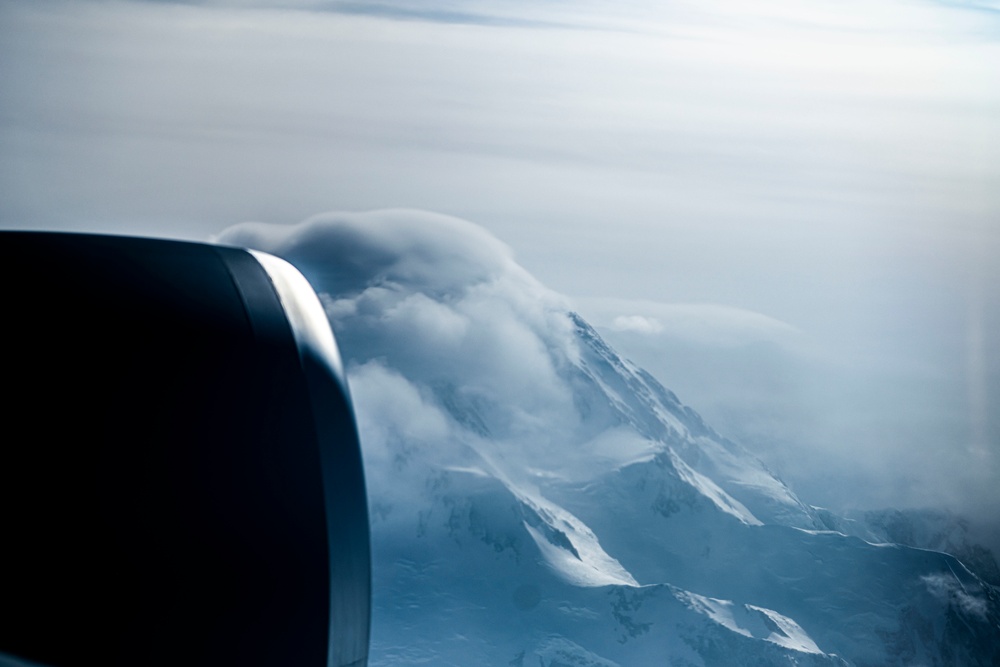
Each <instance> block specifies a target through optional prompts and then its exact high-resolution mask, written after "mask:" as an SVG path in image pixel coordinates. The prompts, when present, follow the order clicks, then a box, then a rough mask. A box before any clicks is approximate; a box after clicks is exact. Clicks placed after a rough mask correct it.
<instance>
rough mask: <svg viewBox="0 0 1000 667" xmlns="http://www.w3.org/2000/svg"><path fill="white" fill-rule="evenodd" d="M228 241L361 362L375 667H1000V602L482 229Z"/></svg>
mask: <svg viewBox="0 0 1000 667" xmlns="http://www.w3.org/2000/svg"><path fill="white" fill-rule="evenodd" d="M220 240H222V241H223V242H227V243H233V244H238V245H245V246H249V247H253V248H257V249H261V250H265V251H268V252H272V253H274V254H277V255H279V256H282V257H285V258H286V259H288V260H289V261H291V262H292V263H293V264H295V265H297V266H298V267H299V268H300V270H302V271H303V273H304V274H305V275H306V277H307V278H309V279H310V281H311V282H312V283H313V285H314V287H315V288H316V289H317V291H318V292H320V294H321V298H322V299H323V301H324V304H325V306H326V309H327V314H328V316H329V318H330V320H331V323H332V325H333V328H334V331H335V332H336V334H337V336H338V340H339V343H340V346H341V350H342V353H343V356H344V358H345V360H346V362H347V367H348V377H349V382H350V385H351V389H352V392H353V395H354V402H355V407H356V410H357V412H358V417H359V426H360V430H361V439H362V446H363V449H364V455H365V459H366V470H367V474H368V483H369V495H370V499H371V508H372V529H373V550H374V556H373V557H374V559H375V562H374V573H375V574H374V577H375V580H374V595H375V612H374V618H373V622H374V625H373V645H372V651H373V653H372V664H373V665H378V666H390V665H414V664H430V665H460V666H462V667H467V666H470V665H514V666H527V665H530V666H532V667H533V666H534V665H541V666H542V667H566V666H573V667H583V666H593V667H597V666H601V667H604V666H610V665H625V666H632V665H639V666H642V665H688V666H693V665H776V664H790V665H845V664H846V665H858V666H862V665H917V664H919V665H959V664H960V665H992V664H998V663H1000V595H998V590H997V589H996V588H994V587H992V586H990V585H989V584H987V583H985V582H983V581H982V580H981V579H980V578H979V577H977V576H976V575H975V574H973V573H972V572H970V571H969V569H967V568H966V567H965V566H964V565H963V563H962V562H960V561H959V560H958V559H956V558H955V557H954V556H951V555H948V554H946V553H942V552H940V551H933V550H929V549H922V548H915V547H913V546H907V545H904V544H899V543H895V542H892V541H890V540H889V539H887V538H891V535H890V534H889V532H887V531H885V530H883V531H882V532H881V533H879V532H878V531H877V530H876V528H874V527H873V526H875V525H876V524H877V522H869V523H867V524H864V526H865V527H864V530H863V531H862V530H861V529H857V530H845V529H844V527H845V526H855V527H857V526H859V525H861V524H860V523H859V522H857V521H854V522H852V521H851V520H850V519H846V518H843V517H836V516H835V515H832V514H831V513H830V512H827V511H823V510H817V509H815V508H813V507H811V506H809V505H808V504H806V503H804V502H803V501H802V500H800V499H799V498H798V497H797V496H796V495H795V494H794V493H793V492H792V491H791V490H790V489H789V488H788V487H787V486H786V485H785V484H784V483H783V482H782V481H781V480H780V479H778V478H777V477H776V476H775V475H774V474H772V473H771V472H770V471H769V470H768V469H767V468H766V466H764V465H763V464H762V463H761V462H760V461H759V460H758V459H757V458H755V457H754V456H752V455H751V454H750V453H749V452H747V451H746V450H745V449H743V448H742V447H741V446H739V445H738V444H736V443H734V442H731V441H729V440H727V439H725V438H723V437H722V436H720V435H719V434H718V433H716V432H715V431H713V430H712V428H711V427H710V426H709V425H707V424H705V423H704V421H703V420H702V419H701V417H699V416H698V414H697V413H696V412H694V411H693V410H692V409H691V408H689V407H687V406H685V405H683V404H682V403H681V402H680V401H679V400H678V398H677V397H676V396H675V395H674V394H673V393H671V392H670V391H668V390H667V389H665V388H664V387H663V386H662V385H661V384H660V383H659V382H658V381H657V380H656V379H654V378H653V377H652V376H650V375H649V374H648V373H646V372H645V371H643V370H642V369H639V368H637V367H636V366H634V365H633V364H631V363H630V362H628V361H627V360H625V359H623V358H621V357H620V356H619V355H618V354H616V353H615V351H614V350H612V349H611V348H610V347H609V346H608V345H607V344H605V342H604V341H603V340H602V339H601V338H600V336H599V335H598V334H597V333H596V332H595V331H594V329H593V328H591V327H590V326H589V325H588V324H587V323H586V322H585V321H584V320H583V319H582V318H581V317H579V316H578V315H576V314H574V313H573V312H572V310H571V308H570V307H569V305H568V304H567V303H566V302H565V300H563V299H562V298H561V297H559V296H558V295H556V294H554V293H552V292H550V291H549V290H546V289H545V288H544V287H542V286H541V285H539V284H538V282H537V281H535V280H534V279H533V278H532V277H531V276H530V275H528V274H527V272H525V271H524V269H522V268H521V267H520V266H518V265H517V264H516V263H515V262H514V261H513V259H512V257H511V255H510V252H509V250H508V249H507V248H506V247H505V246H503V245H502V244H501V243H500V242H498V241H497V240H496V239H495V238H493V237H491V236H490V235H489V234H487V233H486V232H485V231H483V230H482V229H480V228H478V227H475V226H474V225H472V224H470V223H466V222H463V221H460V220H456V219H454V218H447V217H445V216H438V215H433V214H428V213H420V212H414V211H382V212H375V213H366V214H328V215H324V216H319V217H317V218H313V219H311V220H308V221H306V222H304V223H302V224H300V225H297V226H290V227H278V226H267V225H259V224H244V225H238V226H236V227H233V228H230V229H229V230H227V231H226V232H224V233H223V234H222V235H221V237H220ZM862 538H864V539H862Z"/></svg>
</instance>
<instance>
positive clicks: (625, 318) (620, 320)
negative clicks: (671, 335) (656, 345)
mask: <svg viewBox="0 0 1000 667" xmlns="http://www.w3.org/2000/svg"><path fill="white" fill-rule="evenodd" d="M611 328H612V329H614V330H615V331H634V332H635V333H641V334H658V333H660V332H662V331H663V325H662V324H660V321H659V320H658V319H656V318H655V317H644V316H642V315H619V316H618V317H616V318H615V319H614V320H613V321H612V322H611Z"/></svg>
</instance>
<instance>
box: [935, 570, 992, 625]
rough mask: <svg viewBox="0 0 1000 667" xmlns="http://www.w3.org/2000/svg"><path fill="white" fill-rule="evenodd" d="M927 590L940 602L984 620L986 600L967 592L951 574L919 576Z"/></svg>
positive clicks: (986, 606) (986, 607)
mask: <svg viewBox="0 0 1000 667" xmlns="http://www.w3.org/2000/svg"><path fill="white" fill-rule="evenodd" d="M920 580H921V581H923V582H924V585H925V586H927V590H928V592H930V594H931V595H933V596H934V597H936V598H937V599H938V600H941V601H942V602H945V603H948V604H951V605H954V606H956V607H958V608H959V609H960V610H962V612H964V613H966V614H968V615H970V616H977V617H979V618H980V619H982V620H986V612H987V609H988V605H987V603H986V600H984V599H983V598H981V597H977V596H975V595H972V594H971V593H969V592H968V591H967V590H966V588H965V586H963V585H962V582H961V581H959V580H958V578H957V577H955V575H953V574H928V575H926V576H922V577H920Z"/></svg>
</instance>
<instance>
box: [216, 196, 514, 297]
mask: <svg viewBox="0 0 1000 667" xmlns="http://www.w3.org/2000/svg"><path fill="white" fill-rule="evenodd" d="M216 240H218V241H220V242H223V243H227V244H232V245H239V246H246V247H253V248H256V249H258V250H264V251H266V252H270V253H272V254H275V255H278V256H281V257H290V258H294V259H295V263H296V265H298V266H299V268H300V269H301V270H302V271H303V272H304V273H305V274H306V276H307V277H309V278H310V279H311V280H312V281H313V282H314V284H319V285H322V287H323V290H324V291H328V292H330V293H332V294H339V295H346V294H356V293H358V292H361V291H362V290H364V289H365V288H367V287H370V286H374V285H385V284H406V285H408V286H409V287H410V289H412V290H414V291H420V292H426V293H432V294H438V295H441V294H455V293H458V292H461V291H462V290H464V289H466V288H467V287H468V286H470V285H475V284H479V283H484V282H489V281H491V280H495V279H497V278H498V277H499V276H500V275H501V274H504V273H510V272H518V270H519V267H517V265H516V264H515V263H514V261H513V259H512V257H511V251H510V248H509V247H508V246H507V245H505V244H504V243H502V242H501V241H499V240H497V239H496V238H495V237H494V236H492V235H491V234H489V233H488V232H487V231H485V230H484V229H483V228H481V227H478V226H476V225H474V224H472V223H470V222H466V221H465V220H461V219H459V218H454V217H451V216H447V215H443V214H440V213H431V212H427V211H419V210H413V209H384V210H378V211H368V212H358V213H355V212H343V211H332V212H327V213H321V214H319V215H315V216H313V217H310V218H308V219H306V220H304V221H303V222H300V223H298V224H296V225H290V226H286V225H271V224H265V223H259V222H245V223H241V224H238V225H235V226H233V227H230V228H228V229H226V230H225V231H223V232H222V233H221V234H219V235H218V237H217V238H216ZM524 277H527V274H524Z"/></svg>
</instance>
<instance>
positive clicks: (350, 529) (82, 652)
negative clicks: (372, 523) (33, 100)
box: [0, 232, 371, 667]
mask: <svg viewBox="0 0 1000 667" xmlns="http://www.w3.org/2000/svg"><path fill="white" fill-rule="evenodd" d="M0 279H2V283H0V284H2V294H3V302H2V303H3V306H2V307H3V318H2V325H0V326H2V334H0V340H2V346H3V347H2V354H3V359H4V361H3V371H2V382H3V386H4V389H5V391H4V395H5V396H6V398H4V399H3V404H2V414H3V423H2V429H3V431H2V437H0V664H3V661H4V660H7V662H8V663H13V664H18V663H19V662H22V663H23V662H27V663H28V664H30V663H40V664H44V665H51V666H53V667H75V666H77V665H122V666H124V665H129V666H134V665H136V666H137V665H150V666H153V665H164V666H165V665H170V666H171V667H175V666H177V665H191V666H200V665H205V666H207V665H212V666H213V667H218V666H221V665H239V666H241V667H253V666H258V665H259V666H261V667H263V666H265V665H266V666H272V667H278V666H281V667H286V666H296V667H308V666H310V665H316V666H317V667H321V666H323V665H329V666H330V667H346V666H351V667H354V666H359V665H365V664H366V663H367V653H368V634H369V617H370V597H371V591H370V588H371V586H370V553H369V534H368V516H367V505H366V499H365V488H364V479H363V472H362V467H361V456H360V449H359V445H358V439H357V432H356V428H355V423H354V418H353V413H352V410H351V404H350V398H349V395H348V392H347V387H346V384H345V381H344V377H343V372H342V369H341V368H340V361H339V357H338V356H337V351H336V346H335V343H334V342H333V338H332V335H331V333H330V330H329V326H328V325H327V323H326V321H325V319H324V318H323V316H322V309H321V306H320V305H319V302H318V300H317V298H316V295H315V294H314V293H313V292H312V291H311V289H309V287H308V284H307V283H305V280H304V279H303V278H302V277H301V275H300V274H298V273H297V272H296V271H295V270H294V269H292V268H291V267H290V266H289V265H287V264H285V263H284V262H282V261H281V260H278V259H276V258H273V257H270V256H266V255H261V254H258V253H251V252H249V251H246V250H242V249H237V248H227V247H218V246H212V245H206V244H197V243H184V242H177V241H162V240H153V239H141V238H121V237H109V236H97V235H77V234H45V233H30V232H9V233H3V234H0Z"/></svg>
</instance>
